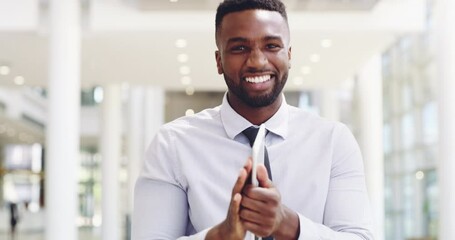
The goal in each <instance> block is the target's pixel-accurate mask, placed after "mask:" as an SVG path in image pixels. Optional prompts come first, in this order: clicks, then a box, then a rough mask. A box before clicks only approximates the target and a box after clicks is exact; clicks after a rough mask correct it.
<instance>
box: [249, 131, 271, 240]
mask: <svg viewBox="0 0 455 240" xmlns="http://www.w3.org/2000/svg"><path fill="white" fill-rule="evenodd" d="M258 131H259V128H255V127H249V128H247V129H245V130H243V134H244V135H245V136H246V137H247V138H248V140H249V141H250V146H253V144H254V140H255V139H256V136H257V135H258ZM264 165H265V168H266V169H267V173H268V174H269V178H270V180H272V171H271V170H270V162H269V154H268V153H267V148H266V147H265V146H264ZM255 239H258V237H255ZM262 239H263V240H273V237H272V236H269V237H264V238H262Z"/></svg>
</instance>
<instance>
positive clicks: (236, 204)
mask: <svg viewBox="0 0 455 240" xmlns="http://www.w3.org/2000/svg"><path fill="white" fill-rule="evenodd" d="M241 202H242V195H241V194H240V193H236V194H234V197H232V200H231V205H230V207H229V215H230V216H231V217H232V218H233V219H232V220H234V221H239V211H240V203H241Z"/></svg>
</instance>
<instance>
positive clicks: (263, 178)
mask: <svg viewBox="0 0 455 240" xmlns="http://www.w3.org/2000/svg"><path fill="white" fill-rule="evenodd" d="M257 178H258V182H259V186H260V187H263V188H271V187H273V184H272V181H271V180H270V179H269V174H268V173H267V169H266V168H265V166H264V165H263V164H259V165H258V168H257Z"/></svg>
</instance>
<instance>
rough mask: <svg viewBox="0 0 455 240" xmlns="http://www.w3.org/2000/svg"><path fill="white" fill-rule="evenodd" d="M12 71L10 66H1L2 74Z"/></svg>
mask: <svg viewBox="0 0 455 240" xmlns="http://www.w3.org/2000/svg"><path fill="white" fill-rule="evenodd" d="M10 72H11V69H10V68H9V67H8V66H0V75H3V76H6V75H8V74H9V73H10Z"/></svg>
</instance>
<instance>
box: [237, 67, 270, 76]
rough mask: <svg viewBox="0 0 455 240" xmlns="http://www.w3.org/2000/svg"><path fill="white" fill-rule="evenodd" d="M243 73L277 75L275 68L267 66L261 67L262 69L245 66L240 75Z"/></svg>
mask: <svg viewBox="0 0 455 240" xmlns="http://www.w3.org/2000/svg"><path fill="white" fill-rule="evenodd" d="M245 74H273V75H278V74H277V72H276V70H275V69H268V68H262V69H257V68H247V69H245V71H243V72H242V75H245Z"/></svg>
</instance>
